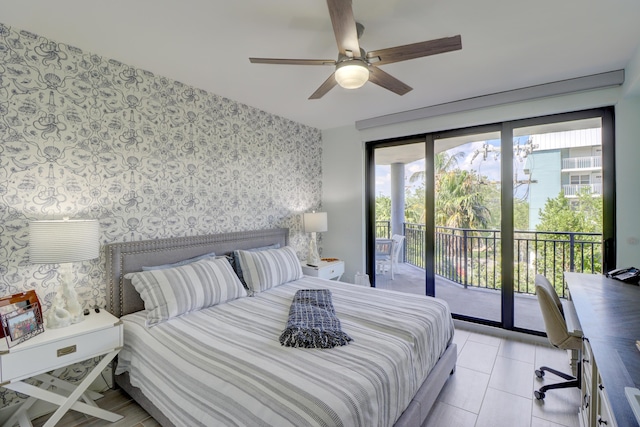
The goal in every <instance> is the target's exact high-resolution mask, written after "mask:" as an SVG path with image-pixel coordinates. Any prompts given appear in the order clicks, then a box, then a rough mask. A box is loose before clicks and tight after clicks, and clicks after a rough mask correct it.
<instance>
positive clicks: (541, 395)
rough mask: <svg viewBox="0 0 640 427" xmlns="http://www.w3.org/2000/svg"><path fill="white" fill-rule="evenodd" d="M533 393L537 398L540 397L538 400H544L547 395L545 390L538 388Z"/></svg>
mask: <svg viewBox="0 0 640 427" xmlns="http://www.w3.org/2000/svg"><path fill="white" fill-rule="evenodd" d="M533 395H534V396H535V397H536V399H538V400H544V396H545V394H544V392H542V391H538V390H536V391H534V392H533Z"/></svg>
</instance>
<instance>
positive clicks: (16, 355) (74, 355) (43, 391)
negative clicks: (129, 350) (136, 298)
mask: <svg viewBox="0 0 640 427" xmlns="http://www.w3.org/2000/svg"><path fill="white" fill-rule="evenodd" d="M0 341H1V342H0V386H2V387H5V388H8V389H10V390H14V391H16V392H18V393H23V394H26V395H28V396H30V397H29V398H28V399H27V400H26V401H25V402H23V403H22V405H21V406H20V408H18V410H17V411H16V412H15V413H14V414H13V415H12V416H11V418H9V419H8V420H7V421H6V422H5V424H4V425H5V426H13V425H14V424H15V423H16V422H19V424H20V427H27V426H31V421H30V420H29V416H28V413H27V411H28V410H29V408H31V407H32V406H33V404H34V403H35V402H36V401H37V400H38V399H40V400H44V401H47V402H50V403H53V404H55V405H57V406H59V408H58V409H57V410H56V412H54V413H53V415H51V417H50V418H49V419H48V420H47V422H46V423H45V424H44V426H45V427H50V426H54V425H55V424H56V423H57V422H58V421H60V418H62V416H63V415H64V414H65V413H66V412H67V411H68V410H69V409H73V410H75V411H78V412H82V413H85V414H88V415H91V416H94V417H98V418H101V419H103V420H107V421H110V422H115V421H118V420H120V419H121V418H122V416H121V415H118V414H115V413H113V412H109V411H105V410H104V409H100V408H99V407H98V406H97V405H96V404H95V403H94V402H93V400H94V399H95V398H96V397H99V396H100V395H99V394H98V393H95V392H91V391H86V390H87V387H89V385H91V383H92V382H93V380H95V379H96V377H97V376H98V375H100V373H101V372H102V371H103V369H104V368H105V367H106V366H107V365H108V364H109V362H110V361H111V360H112V359H113V358H114V357H115V356H116V355H117V354H118V352H119V351H120V349H121V348H122V322H121V321H120V320H119V319H118V318H116V317H114V316H113V315H111V314H110V313H108V312H107V311H106V310H100V313H96V312H95V311H94V310H91V314H89V315H88V316H85V318H84V321H82V322H80V323H76V324H73V325H71V326H67V327H66V328H60V329H46V330H45V331H44V332H43V333H41V334H39V335H36V336H35V337H33V338H31V339H29V340H27V341H25V342H22V343H20V344H18V345H16V346H14V347H11V348H8V347H7V343H6V341H5V340H4V339H2V340H0ZM98 356H104V357H103V358H102V360H100V362H99V363H98V364H97V365H96V366H95V368H93V370H92V371H91V372H89V374H88V375H87V376H86V377H85V378H84V379H83V380H82V381H81V382H80V384H77V385H75V384H70V383H68V382H66V381H63V380H61V379H59V378H57V376H56V375H57V374H59V373H61V372H62V370H63V369H62V368H64V367H66V366H69V365H71V364H73V363H76V362H81V361H83V360H87V359H90V358H93V357H98ZM49 371H55V372H53V374H48V373H47V372H49ZM26 378H34V379H36V380H38V381H40V382H41V384H40V386H39V387H36V386H34V385H31V384H28V383H26V382H24V381H23V380H24V379H26ZM52 386H55V387H56V388H57V389H60V390H65V391H66V393H65V394H64V395H63V394H58V393H54V392H52V391H50V390H49V388H50V387H52ZM68 393H70V394H69V395H68V396H67V395H66V394H68ZM80 398H82V400H83V401H84V402H79V401H78V399H80Z"/></svg>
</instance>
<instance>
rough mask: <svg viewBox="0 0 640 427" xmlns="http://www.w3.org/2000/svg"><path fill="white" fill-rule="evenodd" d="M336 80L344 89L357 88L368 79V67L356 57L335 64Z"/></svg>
mask: <svg viewBox="0 0 640 427" xmlns="http://www.w3.org/2000/svg"><path fill="white" fill-rule="evenodd" d="M334 76H335V79H336V82H338V84H339V85H340V86H341V87H343V88H345V89H357V88H359V87H362V86H363V85H364V84H365V83H366V82H367V80H369V68H367V65H366V64H365V63H364V62H362V61H361V60H358V59H352V60H349V61H344V62H341V63H339V64H338V65H337V66H336V72H335V74H334Z"/></svg>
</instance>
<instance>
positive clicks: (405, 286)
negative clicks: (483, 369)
mask: <svg viewBox="0 0 640 427" xmlns="http://www.w3.org/2000/svg"><path fill="white" fill-rule="evenodd" d="M425 232H426V230H425V226H424V224H410V223H405V224H404V234H405V237H406V238H405V242H404V250H403V252H402V253H403V259H402V260H401V261H402V262H401V263H400V264H399V265H398V268H397V269H396V270H395V280H393V281H392V280H391V278H390V275H389V274H377V275H376V286H377V287H379V288H383V289H394V290H399V291H403V292H409V293H416V294H422V295H424V294H425V270H424V268H425V264H424V233H425ZM388 235H389V223H388V222H387V221H377V222H376V237H380V238H386V237H388ZM435 237H436V238H435V245H436V247H435V274H436V296H438V297H441V298H443V299H445V300H447V301H448V302H449V305H450V306H451V309H452V311H453V312H454V313H460V314H465V315H469V316H474V317H478V318H484V319H490V320H500V313H499V307H500V298H501V287H502V277H501V265H500V264H501V258H500V245H501V238H500V231H499V230H473V229H459V228H450V227H436V236H435ZM601 259H602V235H601V234H598V233H573V232H537V231H515V232H514V272H513V277H514V283H513V289H514V295H515V313H516V326H518V327H523V328H526V329H532V330H540V331H542V330H544V324H543V323H542V317H541V314H540V310H539V307H538V303H537V301H536V298H535V284H534V278H535V275H536V274H537V273H540V274H544V275H545V276H546V277H547V278H548V279H549V280H550V281H551V282H552V283H553V284H554V286H555V288H556V291H557V292H558V295H559V296H561V297H563V298H565V297H566V288H565V286H564V280H563V273H564V272H565V271H577V272H585V273H597V272H600V270H601V263H602V261H601ZM496 307H497V310H496Z"/></svg>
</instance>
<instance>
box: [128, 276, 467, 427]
mask: <svg viewBox="0 0 640 427" xmlns="http://www.w3.org/2000/svg"><path fill="white" fill-rule="evenodd" d="M299 289H329V290H331V292H332V295H333V304H334V307H335V309H336V314H337V315H338V317H339V318H340V320H341V323H342V328H343V330H344V331H345V332H346V333H348V334H349V335H350V336H351V337H352V338H353V341H352V342H351V343H350V344H349V345H346V346H342V347H336V348H333V349H304V348H290V347H283V346H281V345H280V343H279V340H278V338H279V336H280V333H281V332H282V330H283V329H284V327H285V324H286V320H287V315H288V312H289V306H290V304H291V301H292V298H293V295H294V294H295V292H296V291H297V290H299ZM145 316H146V313H145V312H144V311H142V312H137V313H133V314H129V315H127V316H124V317H122V320H123V323H124V330H125V332H124V348H123V349H122V351H121V352H120V354H119V361H118V366H117V370H116V374H120V373H123V372H129V376H130V380H131V384H132V385H133V386H135V387H138V388H139V389H140V390H141V391H142V392H143V393H144V394H145V396H146V397H147V398H148V399H149V400H150V401H151V402H152V403H153V404H154V405H155V406H156V407H158V408H159V409H160V410H161V411H162V412H163V413H164V414H165V415H166V416H167V417H168V418H169V419H170V420H171V421H172V422H173V423H174V424H175V425H176V426H198V425H200V426H218V425H220V426H278V427H280V426H296V427H299V426H348V427H352V426H354V427H355V426H363V427H364V426H366V427H370V426H392V425H393V424H394V423H395V421H396V420H397V419H398V417H400V415H401V414H402V412H403V411H404V409H405V408H406V407H407V406H408V404H409V402H410V401H411V399H412V397H413V396H414V394H415V393H416V391H417V390H418V388H419V387H420V385H421V384H422V382H423V381H424V380H425V379H426V377H427V375H428V373H429V371H430V370H431V368H432V367H433V366H434V365H435V364H436V362H437V361H438V358H439V357H440V355H441V354H442V353H443V352H444V350H445V348H446V347H447V346H448V344H449V343H450V341H451V339H452V337H453V331H454V329H453V322H452V319H451V314H450V311H449V308H448V306H447V304H446V302H444V301H442V300H439V299H436V298H431V297H426V296H418V295H410V294H404V293H400V292H393V291H386V290H379V289H373V288H366V287H360V286H355V285H350V284H344V283H339V282H332V281H328V280H323V279H318V278H311V277H306V276H305V277H304V278H303V279H300V280H296V281H293V282H289V283H285V284H283V285H280V286H278V287H275V288H272V289H270V290H268V291H265V292H261V293H259V294H256V295H255V296H253V297H245V298H240V299H238V300H234V301H231V302H227V303H225V304H221V305H217V306H213V307H210V308H206V309H203V310H200V311H197V312H192V313H189V314H187V315H183V316H181V317H177V318H174V319H171V320H169V321H167V322H165V323H162V324H159V325H156V326H154V327H151V328H147V327H146V326H145V319H146V317H145Z"/></svg>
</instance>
